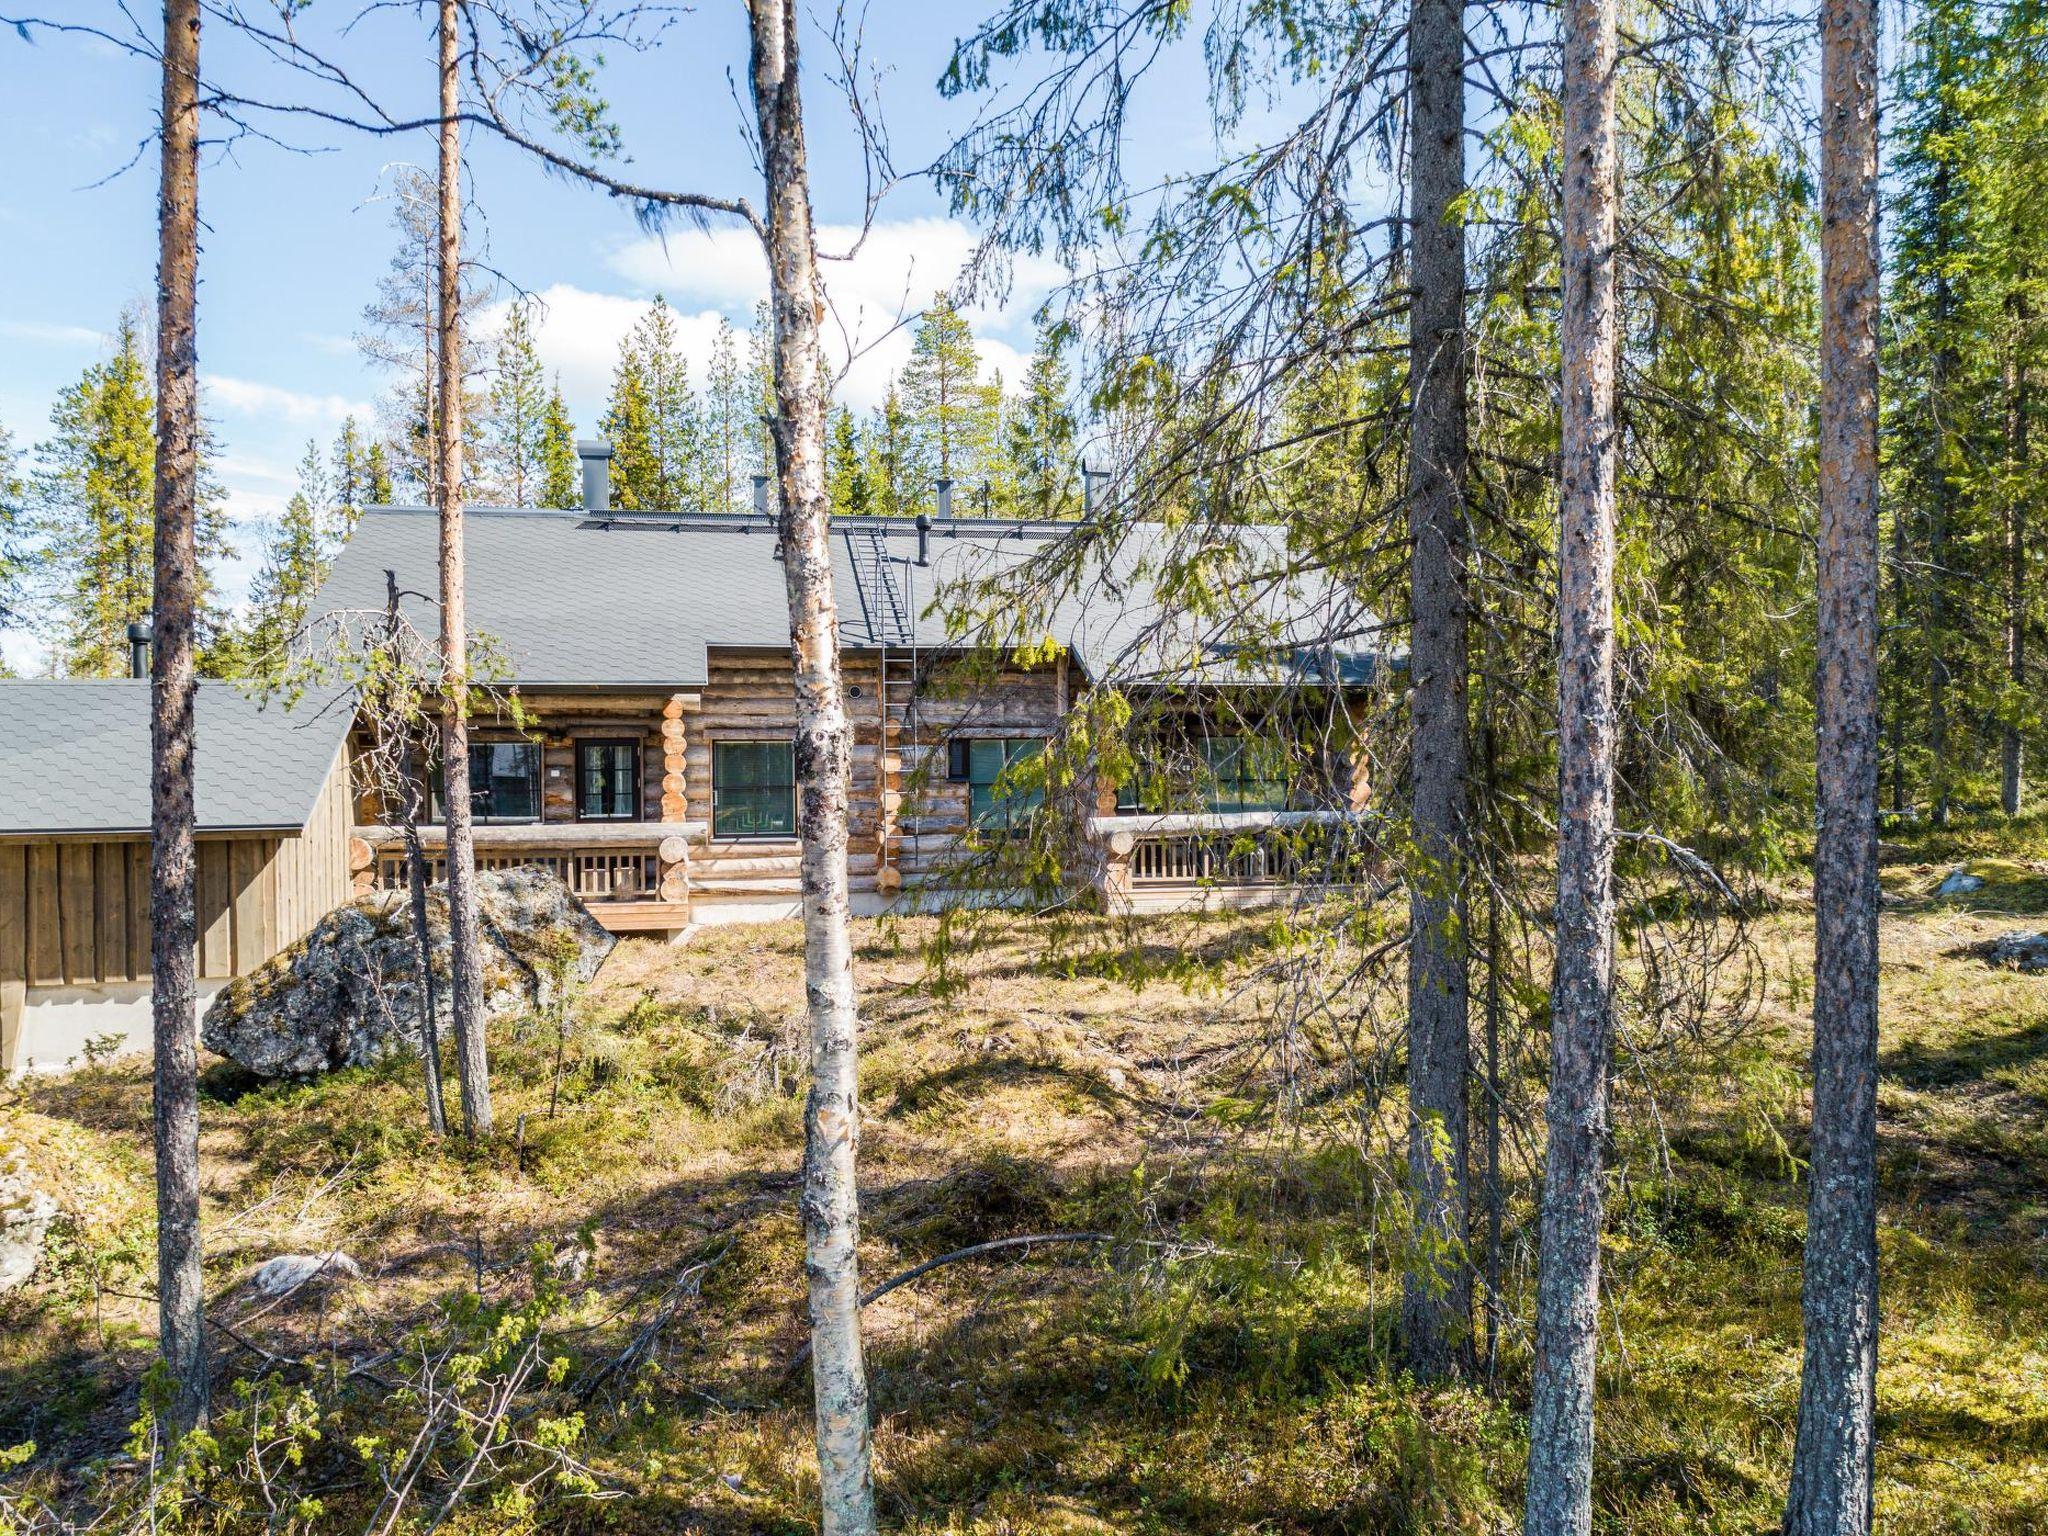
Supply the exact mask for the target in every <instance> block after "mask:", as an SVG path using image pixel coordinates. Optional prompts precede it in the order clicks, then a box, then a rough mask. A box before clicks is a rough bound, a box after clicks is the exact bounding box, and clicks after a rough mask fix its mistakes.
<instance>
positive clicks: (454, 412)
mask: <svg viewBox="0 0 2048 1536" xmlns="http://www.w3.org/2000/svg"><path fill="white" fill-rule="evenodd" d="M456 42H457V37H456V0H441V7H440V44H441V126H440V152H441V153H440V173H439V185H438V191H439V194H440V233H439V237H438V239H437V240H436V242H435V275H436V287H437V289H438V293H437V304H436V311H435V346H434V355H435V363H436V367H437V369H438V373H439V393H440V396H441V400H440V407H441V408H440V410H439V411H438V412H436V413H435V414H434V416H433V423H434V463H435V480H436V485H435V488H434V489H435V500H436V503H437V510H438V511H439V513H440V521H441V684H442V691H441V774H442V785H443V789H442V799H443V801H444V802H445V816H446V824H447V858H448V944H449V957H448V974H449V986H448V1011H449V1018H450V1023H451V1025H452V1027H453V1029H454V1031H455V1072H456V1077H457V1079H458V1081H459V1086H460V1089H461V1099H462V1129H463V1132H464V1134H465V1135H468V1136H471V1137H476V1136H485V1135H488V1134H489V1133H490V1129H491V1077H490V1061H489V1056H488V1053H487V1052H486V1050H485V1045H484V1026H483V992H484V962H483V947H482V944H481V942H480V939H479V936H478V920H477V895H476V838H475V833H474V831H473V828H472V824H471V808H470V800H469V618H468V608H467V602H466V592H467V582H466V578H465V576H464V573H463V544H462V497H463V485H462V145H461V139H460V137H459V134H458V123H457V119H456V113H457V112H458V111H459V110H460V109H461V104H462V103H461V95H460V82H459V80H458V78H457V75H456V57H457V55H456Z"/></svg>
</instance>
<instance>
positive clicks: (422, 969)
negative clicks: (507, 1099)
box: [384, 571, 448, 1136]
mask: <svg viewBox="0 0 2048 1536" xmlns="http://www.w3.org/2000/svg"><path fill="white" fill-rule="evenodd" d="M384 589H385V592H386V594H387V595H386V598H385V610H384V644H385V650H386V654H387V655H388V656H389V657H390V660H391V666H392V670H393V672H394V674H395V673H396V672H397V671H398V670H399V668H400V667H402V666H403V664H404V658H403V657H402V656H401V654H400V650H399V635H398V573H397V572H396V571H386V572H385V573H384ZM386 707H387V709H388V707H389V706H388V704H387V706H386ZM390 728H391V729H393V730H396V731H399V732H401V733H402V734H401V735H400V737H399V739H398V756H399V761H398V824H399V829H400V831H401V832H402V833H403V835H404V838H405V883H406V887H407V890H408V891H409V893H410V895H411V897H412V942H413V949H414V951H415V954H416V969H415V976H416V978H417V979H416V983H415V984H416V985H417V986H418V987H419V989H420V1065H421V1069H422V1074H423V1076H424V1078H425V1088H426V1097H427V1126H428V1128H429V1129H431V1130H432V1131H433V1133H434V1134H435V1135H436V1136H445V1135H447V1134H448V1108H447V1102H446V1100H445V1098H444V1097H443V1095H442V1092H441V1031H440V1022H439V1020H438V1019H437V1018H436V1016H435V1008H436V1005H437V1003H438V1001H439V1000H438V999H437V998H436V997H435V995H434V991H435V989H434V935H433V929H432V928H431V927H430V926H429V924H428V922H427V856H426V852H425V850H424V849H423V848H421V846H420V815H421V812H422V811H423V810H424V806H423V805H422V803H421V802H422V799H423V798H424V797H423V795H422V791H421V787H420V754H419V752H418V750H417V743H418V740H419V738H418V736H417V735H416V734H415V732H414V731H413V728H412V723H411V721H410V720H406V719H399V720H394V721H392V722H391V725H390Z"/></svg>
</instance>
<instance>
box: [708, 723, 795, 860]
mask: <svg viewBox="0 0 2048 1536" xmlns="http://www.w3.org/2000/svg"><path fill="white" fill-rule="evenodd" d="M711 835H712V836H713V837H794V836H795V835H796V751H795V748H794V746H793V745H792V744H791V743H789V742H787V741H719V742H714V743H712V747H711Z"/></svg>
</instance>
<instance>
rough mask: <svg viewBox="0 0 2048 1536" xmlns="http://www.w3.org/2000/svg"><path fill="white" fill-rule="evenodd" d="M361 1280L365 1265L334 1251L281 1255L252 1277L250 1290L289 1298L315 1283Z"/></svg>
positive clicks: (250, 1277) (336, 1250)
mask: <svg viewBox="0 0 2048 1536" xmlns="http://www.w3.org/2000/svg"><path fill="white" fill-rule="evenodd" d="M362 1278H363V1270H362V1266H361V1265H359V1264H358V1263H356V1261H355V1260H354V1259H352V1258H350V1257H349V1256H348V1255H347V1254H345V1253H343V1252H342V1251H341V1250H340V1249H339V1248H335V1249H332V1250H331V1251H329V1252H327V1253H280V1254H279V1255H278V1256H277V1257H276V1258H274V1259H265V1260H264V1261H263V1262H262V1263H261V1264H259V1265H257V1266H256V1271H255V1273H254V1274H252V1275H250V1276H249V1288H250V1289H251V1290H253V1291H254V1292H255V1293H256V1294H257V1295H258V1296H289V1295H290V1294H291V1293H292V1292H293V1291H296V1290H297V1289H298V1288H299V1287H300V1286H302V1285H307V1284H310V1283H311V1282H312V1281H315V1280H319V1281H323V1282H325V1281H333V1280H360V1279H362Z"/></svg>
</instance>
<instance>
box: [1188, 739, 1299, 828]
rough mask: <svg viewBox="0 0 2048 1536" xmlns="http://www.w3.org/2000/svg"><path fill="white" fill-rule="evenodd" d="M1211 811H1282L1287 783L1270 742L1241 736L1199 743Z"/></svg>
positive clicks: (1206, 798)
mask: <svg viewBox="0 0 2048 1536" xmlns="http://www.w3.org/2000/svg"><path fill="white" fill-rule="evenodd" d="M1202 766H1203V768H1204V769H1206V770H1207V772H1208V776H1209V780H1208V784H1207V786H1206V788H1207V791H1208V793H1207V794H1206V795H1205V796H1204V797H1203V798H1204V801H1205V804H1206V807H1207V809H1209V810H1212V811H1284V810H1286V809H1287V784H1286V782H1285V780H1283V779H1282V778H1281V777H1280V776H1279V767H1280V765H1279V761H1278V752H1277V749H1276V748H1275V747H1274V746H1273V744H1272V743H1270V742H1264V741H1248V740H1246V739H1245V738H1244V737H1242V736H1212V737H1210V738H1209V739H1208V740H1206V741H1204V742H1203V743H1202Z"/></svg>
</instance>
